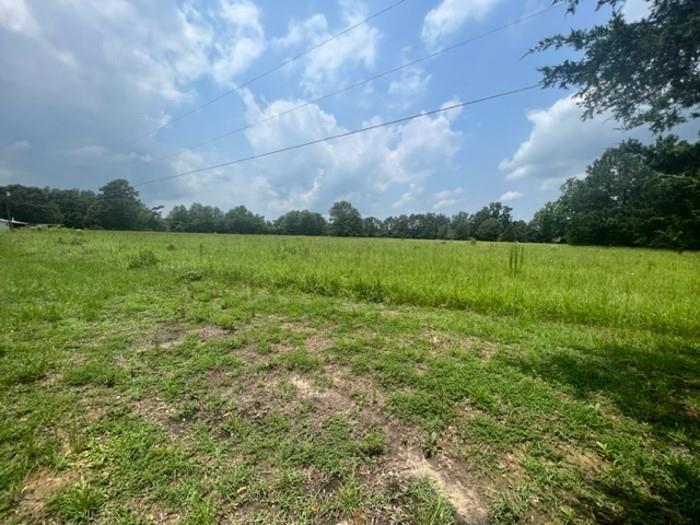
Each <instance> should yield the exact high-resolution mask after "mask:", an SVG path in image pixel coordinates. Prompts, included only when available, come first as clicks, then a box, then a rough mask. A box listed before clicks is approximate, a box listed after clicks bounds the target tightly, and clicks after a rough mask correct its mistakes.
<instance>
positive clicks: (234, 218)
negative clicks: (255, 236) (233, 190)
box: [224, 206, 267, 233]
mask: <svg viewBox="0 0 700 525" xmlns="http://www.w3.org/2000/svg"><path fill="white" fill-rule="evenodd" d="M224 222H225V226H224V229H225V230H226V232H228V233H265V232H266V231H267V226H266V224H265V218H264V217H263V216H261V215H255V214H254V213H253V212H251V211H249V210H248V209H247V208H246V207H245V206H238V207H236V208H233V209H232V210H229V211H228V212H226V216H225V217H224Z"/></svg>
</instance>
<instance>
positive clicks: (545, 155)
mask: <svg viewBox="0 0 700 525" xmlns="http://www.w3.org/2000/svg"><path fill="white" fill-rule="evenodd" d="M582 114H583V110H582V109H581V108H580V107H579V106H578V104H577V102H576V98H575V97H574V96H566V97H563V98H561V99H559V100H557V101H556V102H554V104H552V105H551V106H550V107H548V108H546V109H535V110H531V111H528V112H527V119H528V120H529V121H530V122H531V123H532V130H531V131H530V136H529V137H528V138H527V139H526V140H525V141H524V142H522V143H521V144H520V146H518V149H517V150H516V152H515V153H514V154H513V156H512V157H511V158H509V159H504V160H502V161H501V163H500V164H499V168H500V170H501V171H502V172H503V173H505V174H506V179H507V180H514V179H520V178H524V177H532V178H535V179H539V180H541V181H543V184H542V188H543V189H550V188H553V187H556V186H558V185H559V183H561V182H563V181H564V180H566V179H568V178H570V177H582V176H583V175H584V174H585V171H586V167H587V166H588V165H589V164H590V163H591V162H592V161H593V160H595V159H596V158H598V157H599V156H600V155H601V153H602V152H603V151H604V150H605V149H606V148H610V147H613V146H616V145H617V144H619V143H620V142H621V141H622V140H624V139H626V138H636V139H638V140H641V141H642V142H650V141H653V135H652V134H651V133H650V132H649V131H648V130H647V129H646V128H644V127H639V128H635V129H633V130H622V129H621V127H620V124H619V123H618V122H616V121H615V120H614V119H613V118H612V117H611V115H610V114H607V113H603V114H599V115H595V116H594V117H593V118H591V119H588V120H581V116H582ZM692 128H693V123H692V122H691V123H686V124H683V125H681V126H679V127H678V128H676V129H674V130H673V132H674V133H676V134H678V135H679V136H680V137H681V138H688V139H692V138H693V137H694V135H695V134H696V131H693V129H692Z"/></svg>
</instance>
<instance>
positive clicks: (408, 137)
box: [244, 93, 460, 212]
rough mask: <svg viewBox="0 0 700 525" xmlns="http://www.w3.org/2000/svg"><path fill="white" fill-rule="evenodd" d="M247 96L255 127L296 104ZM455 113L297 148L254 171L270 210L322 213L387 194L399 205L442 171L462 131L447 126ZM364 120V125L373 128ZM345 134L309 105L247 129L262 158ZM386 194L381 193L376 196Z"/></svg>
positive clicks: (254, 147) (412, 196)
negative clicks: (336, 203) (337, 203)
mask: <svg viewBox="0 0 700 525" xmlns="http://www.w3.org/2000/svg"><path fill="white" fill-rule="evenodd" d="M244 98H245V102H246V105H247V107H248V112H247V115H246V117H247V119H248V121H249V122H255V121H258V120H261V119H264V118H266V117H268V116H271V115H276V114H279V113H282V112H284V111H285V110H287V109H289V108H292V107H294V106H296V105H298V104H299V101H296V100H277V101H273V102H271V103H270V104H268V105H267V106H265V107H260V106H259V105H258V103H257V102H256V101H255V100H254V98H253V96H252V95H251V94H250V93H247V94H246V96H245V97H244ZM454 117H455V115H446V114H442V115H436V116H432V117H424V118H419V119H416V120H413V121H410V122H407V123H405V124H403V125H399V126H395V127H390V128H380V129H376V130H373V131H369V132H366V133H362V134H358V135H353V136H350V137H346V138H343V139H339V140H333V141H329V142H324V143H321V144H317V145H314V146H311V147H308V148H304V149H303V150H297V151H294V152H289V153H283V154H281V155H276V156H274V157H269V158H267V159H264V160H261V161H258V162H257V163H256V166H255V168H254V169H252V170H251V169H250V168H249V169H248V171H249V172H251V171H252V172H255V173H258V174H260V175H262V176H264V177H265V179H266V180H267V182H268V183H269V189H270V192H271V193H274V194H275V197H274V198H273V199H272V200H271V202H270V203H269V204H270V208H271V209H273V210H275V211H280V212H281V211H286V210H287V209H289V208H291V207H304V206H306V207H313V208H317V209H318V208H319V207H320V208H321V209H325V208H326V207H327V206H328V205H330V203H331V202H332V201H333V200H334V199H337V198H341V197H342V198H351V197H352V198H354V199H355V200H357V201H358V202H368V201H372V200H373V199H376V198H377V196H378V195H382V196H383V195H384V193H385V194H386V199H392V200H390V201H385V205H386V204H388V203H389V202H392V203H393V204H394V208H399V207H402V206H404V205H406V204H408V203H410V202H411V199H416V198H417V196H418V195H419V194H420V191H422V184H421V183H422V181H424V180H426V179H428V178H430V177H431V176H432V175H433V174H434V173H435V172H436V171H437V170H439V169H441V168H444V166H445V165H446V164H448V163H449V162H450V159H451V158H452V157H453V156H454V154H455V153H456V152H457V150H458V149H459V139H460V133H459V132H457V131H455V130H454V129H453V128H452V120H453V119H454ZM378 122H379V119H378V118H376V117H375V118H373V119H370V120H369V121H367V122H365V123H364V124H365V125H369V124H373V123H378ZM345 131H347V129H346V128H344V127H342V126H341V125H339V124H338V122H337V121H336V119H335V117H334V116H333V115H331V114H329V113H327V112H325V111H323V110H322V109H321V108H320V107H318V106H317V105H315V104H312V105H309V106H307V107H305V108H303V109H301V110H298V111H294V112H293V113H289V114H287V115H284V116H282V117H280V118H276V119H274V120H271V121H270V122H267V123H265V124H263V125H260V126H256V127H253V128H251V129H249V130H247V131H246V137H247V139H248V142H249V143H250V145H251V147H252V150H253V152H254V153H257V154H259V153H264V152H267V151H272V150H275V149H279V148H282V147H285V146H289V145H293V144H299V143H302V142H306V141H310V140H314V139H317V138H320V137H326V136H331V135H337V134H341V133H343V132H345ZM382 192H384V193H382Z"/></svg>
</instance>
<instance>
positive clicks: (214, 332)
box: [195, 325, 231, 339]
mask: <svg viewBox="0 0 700 525" xmlns="http://www.w3.org/2000/svg"><path fill="white" fill-rule="evenodd" d="M195 334H197V335H198V336H199V337H200V338H202V339H223V338H224V337H227V336H229V335H231V333H230V332H229V331H228V330H224V329H223V328H221V327H219V326H214V325H207V326H203V327H201V328H197V330H195Z"/></svg>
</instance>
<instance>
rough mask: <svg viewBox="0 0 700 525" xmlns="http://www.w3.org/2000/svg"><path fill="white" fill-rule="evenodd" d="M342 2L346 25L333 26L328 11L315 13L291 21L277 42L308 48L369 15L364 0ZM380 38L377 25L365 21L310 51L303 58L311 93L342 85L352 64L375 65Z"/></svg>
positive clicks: (304, 77) (304, 83)
mask: <svg viewBox="0 0 700 525" xmlns="http://www.w3.org/2000/svg"><path fill="white" fill-rule="evenodd" d="M340 5H341V11H342V19H343V24H342V26H340V27H334V28H331V27H330V26H329V23H328V20H327V19H326V17H325V15H323V14H321V13H315V14H313V15H311V16H310V17H308V18H306V19H305V20H301V21H296V20H293V21H291V22H290V23H289V29H288V31H287V34H286V35H284V36H283V37H280V38H278V39H276V40H275V41H274V43H275V44H276V45H277V46H278V47H282V48H285V49H287V48H292V49H300V50H301V49H306V48H309V47H311V46H314V45H316V44H319V43H321V42H323V41H325V40H327V39H329V38H330V37H331V36H332V35H334V34H336V33H338V32H340V31H342V30H343V29H344V28H346V27H350V26H353V25H355V24H357V23H358V22H360V21H361V20H363V19H364V18H366V17H367V8H366V6H365V4H363V3H361V2H358V1H355V0H343V1H341V3H340ZM379 38H380V33H379V30H378V29H377V28H376V27H374V26H372V25H371V24H363V25H361V26H359V27H357V28H356V29H354V30H352V31H350V32H349V33H346V34H344V35H342V36H340V37H338V38H336V39H334V40H332V41H331V42H329V43H328V44H326V45H324V46H323V47H320V48H318V49H316V50H314V51H312V52H311V53H309V54H307V55H306V56H304V57H303V58H302V59H301V60H300V61H299V63H300V64H301V66H300V67H301V68H302V77H301V86H302V88H303V89H304V90H305V92H306V93H308V94H309V95H311V96H317V95H319V94H321V93H322V92H323V91H324V90H325V89H328V88H329V87H331V86H335V85H338V84H339V82H340V80H341V79H342V78H344V77H345V74H346V73H347V72H348V71H349V70H350V69H351V68H357V67H363V68H366V69H371V68H372V67H374V63H375V60H376V56H377V45H378V42H379Z"/></svg>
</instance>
